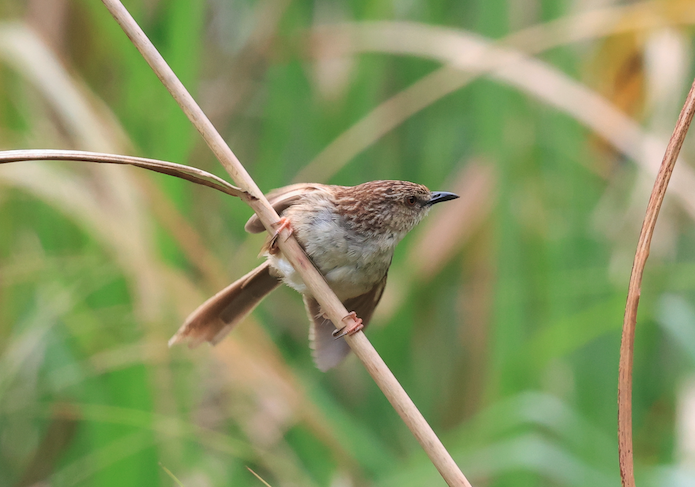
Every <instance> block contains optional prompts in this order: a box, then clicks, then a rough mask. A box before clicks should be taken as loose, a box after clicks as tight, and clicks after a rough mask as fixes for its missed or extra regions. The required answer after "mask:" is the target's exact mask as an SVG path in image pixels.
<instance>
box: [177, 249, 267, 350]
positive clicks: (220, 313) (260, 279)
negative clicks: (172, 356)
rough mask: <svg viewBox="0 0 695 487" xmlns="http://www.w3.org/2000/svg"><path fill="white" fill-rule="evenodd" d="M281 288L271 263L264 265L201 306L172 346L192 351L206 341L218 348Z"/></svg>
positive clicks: (180, 329)
mask: <svg viewBox="0 0 695 487" xmlns="http://www.w3.org/2000/svg"><path fill="white" fill-rule="evenodd" d="M279 285H280V280H279V279H278V278H277V277H275V276H273V275H272V274H271V273H270V264H268V262H264V263H263V264H261V265H260V266H258V267H256V268H255V269H254V270H252V271H251V272H249V273H248V274H246V275H245V276H244V277H242V278H240V279H238V280H237V281H235V282H234V283H232V284H230V285H229V286H227V287H226V288H224V289H223V290H222V291H220V292H218V293H217V294H215V295H214V296H213V297H211V298H210V299H208V300H207V301H205V302H204V303H203V304H202V305H200V306H199V307H198V309H196V310H195V311H194V312H193V313H191V315H190V316H189V317H188V319H186V322H185V323H184V324H183V325H181V328H179V331H177V332H176V334H175V335H174V336H173V337H171V340H169V346H172V345H174V344H175V343H180V342H183V341H188V344H189V346H190V347H191V348H193V347H196V346H198V345H200V344H201V343H203V342H205V341H208V342H210V343H211V344H212V345H215V344H216V343H217V342H219V341H220V340H222V338H224V336H225V335H226V334H227V333H229V332H230V331H231V329H232V328H234V326H235V325H236V324H238V323H239V322H240V321H241V320H243V319H244V318H245V317H246V316H247V315H248V314H249V313H250V312H251V311H253V308H255V307H256V305H258V303H260V302H261V300H262V299H263V298H264V297H265V296H266V295H267V294H268V293H270V292H271V291H272V290H273V289H275V288H276V287H278V286H279Z"/></svg>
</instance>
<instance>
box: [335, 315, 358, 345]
mask: <svg viewBox="0 0 695 487" xmlns="http://www.w3.org/2000/svg"><path fill="white" fill-rule="evenodd" d="M349 320H352V321H353V323H352V324H351V325H349V326H348V325H346V326H344V327H342V328H339V329H337V330H335V331H334V332H333V336H334V337H335V339H336V340H337V339H338V338H343V337H344V336H345V335H349V336H352V335H354V334H355V333H357V332H358V331H361V330H363V329H364V325H363V324H362V318H358V317H357V314H356V313H355V312H354V311H350V312H349V313H348V314H347V316H345V317H344V318H343V319H342V321H343V322H347V321H349Z"/></svg>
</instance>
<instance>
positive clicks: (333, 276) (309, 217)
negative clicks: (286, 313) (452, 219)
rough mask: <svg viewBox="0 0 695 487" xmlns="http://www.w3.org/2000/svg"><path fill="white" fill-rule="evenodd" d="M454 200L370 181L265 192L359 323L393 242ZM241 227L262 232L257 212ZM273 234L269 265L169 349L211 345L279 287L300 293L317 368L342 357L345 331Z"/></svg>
mask: <svg viewBox="0 0 695 487" xmlns="http://www.w3.org/2000/svg"><path fill="white" fill-rule="evenodd" d="M455 198H458V196H457V195H455V194H453V193H446V192H432V191H430V190H429V189H427V188H426V187H425V186H422V185H420V184H415V183H410V182H407V181H371V182H368V183H364V184H360V185H358V186H353V187H347V186H328V185H324V184H311V183H304V184H294V185H291V186H286V187H284V188H280V189H276V190H274V191H272V192H270V193H269V194H268V200H269V201H270V204H271V205H272V206H273V207H274V208H275V211H277V212H278V214H279V215H280V216H281V217H282V219H281V224H282V226H289V228H290V229H291V231H292V235H294V237H295V238H296V239H297V241H298V242H299V243H300V244H301V246H302V247H303V248H304V250H305V251H306V253H307V255H308V256H309V258H310V259H311V260H312V261H313V263H314V265H315V266H316V267H317V268H318V270H319V271H320V272H321V274H323V275H324V276H325V278H326V281H327V282H328V284H329V285H330V287H331V289H333V291H334V292H335V294H336V295H337V296H338V298H339V299H340V301H341V302H342V303H343V305H345V307H346V309H347V310H348V311H352V312H354V313H356V315H357V316H358V317H359V319H357V322H358V323H360V319H361V324H362V325H363V326H366V325H367V324H368V323H369V320H370V318H371V317H372V313H373V312H374V308H375V307H376V305H377V303H378V302H379V300H380V299H381V295H382V293H383V292H384V286H385V285H386V275H387V273H388V270H389V267H390V266H391V259H392V258H393V252H394V249H395V248H396V244H397V243H398V242H400V241H401V239H402V238H403V237H404V236H405V235H406V234H407V233H408V232H409V231H410V230H412V229H413V228H414V227H415V225H417V224H418V223H419V222H420V220H422V218H423V217H424V216H425V215H426V214H427V213H428V211H429V209H430V208H431V207H432V205H434V204H435V203H440V202H442V201H448V200H452V199H455ZM245 228H246V231H247V232H250V233H260V232H263V231H265V228H264V227H263V225H262V224H261V222H260V220H259V219H258V217H257V216H256V215H254V216H252V217H251V218H250V219H249V221H248V222H247V223H246V227H245ZM278 233H279V230H278ZM276 237H277V233H276V235H275V237H271V236H269V238H268V239H267V240H266V243H265V245H264V246H263V250H262V251H261V253H262V254H263V255H265V256H266V257H267V260H266V262H264V263H263V264H261V265H260V266H258V267H257V268H256V269H254V270H252V271H251V272H249V273H248V274H246V275H245V276H244V277H242V278H241V279H239V280H237V281H236V282H234V283H233V284H231V285H230V286H228V287H227V288H225V289H223V290H222V291H220V292H219V293H217V294H216V295H215V296H213V297H212V298H210V299H208V300H207V301H206V302H205V303H203V304H202V305H201V306H200V307H199V308H198V309H197V310H195V311H194V312H193V313H192V314H191V315H190V316H189V317H188V319H187V320H186V322H185V323H184V324H183V325H182V326H181V328H180V329H179V331H177V332H176V334H175V335H174V336H173V337H172V338H171V340H169V345H170V346H171V345H173V344H175V343H179V342H181V341H184V340H188V341H189V344H190V346H191V347H195V346H197V345H199V344H200V343H202V342H204V341H208V342H210V343H211V344H213V345H214V344H216V343H217V342H219V341H220V340H221V339H222V338H223V337H224V336H225V335H226V334H227V333H229V331H230V330H231V329H232V328H233V327H234V326H235V325H236V324H237V323H239V322H240V321H241V320H242V319H243V318H244V317H245V316H246V315H248V314H249V313H250V312H251V311H252V310H253V309H254V308H255V307H256V305H258V303H260V302H261V300H262V299H263V298H264V297H265V296H266V295H267V294H269V293H270V292H271V291H272V290H273V289H275V288H276V287H277V286H279V285H280V283H281V282H284V283H285V284H287V285H288V286H290V287H291V288H293V289H295V290H297V291H298V292H300V293H301V294H302V295H303V296H304V304H305V306H306V310H307V313H308V315H309V319H310V320H311V323H312V326H311V329H310V332H309V337H310V340H311V344H312V348H313V350H314V354H313V355H314V360H315V362H316V365H317V366H318V368H319V369H321V370H324V371H325V370H328V369H330V368H331V367H334V366H335V365H337V364H338V363H340V361H341V360H342V359H343V358H345V356H346V355H347V354H348V352H349V351H350V347H349V346H348V344H347V343H346V342H345V340H339V339H337V338H340V337H342V336H343V335H344V334H346V332H344V331H343V329H342V328H341V329H339V330H336V327H335V326H334V325H333V323H332V322H331V321H330V320H329V319H328V318H326V317H325V316H324V314H323V313H322V311H321V307H320V306H319V304H318V302H317V301H316V300H315V299H314V298H313V297H312V296H311V294H310V293H309V290H308V289H307V288H306V286H305V284H304V282H303V281H302V279H301V277H300V276H299V273H297V272H296V271H295V270H294V268H293V267H292V266H291V265H290V263H289V262H288V261H287V260H286V259H285V257H284V256H283V255H282V252H280V251H279V249H277V247H276V246H275V239H276ZM351 315H352V313H351ZM352 316H353V317H354V315H352ZM363 326H358V327H355V328H353V329H350V330H348V331H347V334H352V333H354V332H356V331H358V330H359V329H361V328H362V327H363ZM341 331H343V333H340V332H341Z"/></svg>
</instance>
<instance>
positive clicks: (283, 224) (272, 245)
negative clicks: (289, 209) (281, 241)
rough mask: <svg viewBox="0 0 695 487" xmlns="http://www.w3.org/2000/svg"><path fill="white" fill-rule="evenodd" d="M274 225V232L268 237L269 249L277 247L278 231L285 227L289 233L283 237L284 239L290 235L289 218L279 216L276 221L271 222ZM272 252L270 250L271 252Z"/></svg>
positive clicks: (290, 225)
mask: <svg viewBox="0 0 695 487" xmlns="http://www.w3.org/2000/svg"><path fill="white" fill-rule="evenodd" d="M273 226H274V227H277V228H276V229H275V233H274V234H273V237H272V238H271V239H270V250H271V251H273V250H275V249H276V248H277V243H278V238H279V237H280V232H282V231H283V230H284V229H285V228H286V229H287V230H289V233H288V234H287V236H286V237H285V240H287V239H288V238H290V235H292V232H293V230H292V224H291V223H290V219H289V218H285V217H284V216H283V217H281V218H280V219H279V220H278V221H277V222H275V223H274V224H273ZM271 253H272V252H271Z"/></svg>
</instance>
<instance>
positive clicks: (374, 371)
mask: <svg viewBox="0 0 695 487" xmlns="http://www.w3.org/2000/svg"><path fill="white" fill-rule="evenodd" d="M102 1H103V3H104V5H106V7H107V8H108V9H109V11H110V12H111V14H112V15H113V17H114V18H115V19H116V21H117V22H118V23H119V25H120V26H121V28H122V29H123V30H124V32H125V33H126V35H127V36H128V37H129V38H130V40H131V41H132V42H133V44H134V45H135V47H137V49H138V50H139V51H140V53H141V54H142V56H143V57H144V58H145V60H146V61H147V63H148V64H149V65H150V67H152V69H153V70H154V72H155V73H156V74H157V76H158V77H159V79H160V80H161V81H162V83H163V84H164V86H165V87H166V88H167V90H169V92H170V93H171V95H172V96H173V97H174V99H175V100H176V101H177V103H178V104H179V106H181V108H182V109H183V111H184V112H185V113H186V116H188V118H189V119H190V121H191V122H192V123H193V125H194V126H195V127H196V129H197V130H198V131H199V132H200V134H201V135H202V136H203V138H204V139H205V142H206V143H207V144H208V146H209V147H210V149H212V151H213V153H214V154H215V156H216V157H217V158H218V160H219V161H220V163H222V165H223V166H224V168H225V169H226V170H227V172H228V173H229V175H230V176H231V177H232V179H233V180H234V182H235V183H236V184H238V185H239V187H240V188H241V189H242V190H243V191H245V192H246V193H248V195H249V197H247V198H245V201H246V202H247V203H248V204H249V206H251V208H252V209H253V210H254V211H255V212H256V214H257V215H258V217H259V219H260V220H261V222H262V223H263V225H264V226H265V228H266V229H267V230H268V231H269V232H271V233H272V232H274V229H275V228H277V227H276V224H277V222H278V220H279V216H278V214H277V213H276V212H275V210H274V209H273V207H272V206H270V204H269V203H268V201H267V200H266V198H265V197H264V196H263V193H262V192H261V191H260V189H259V188H258V186H257V185H256V183H255V182H254V181H253V179H252V178H251V176H250V175H249V174H248V172H247V171H246V169H245V168H244V166H243V165H242V164H241V162H240V161H239V160H238V159H237V157H236V156H235V155H234V153H233V152H232V150H231V149H230V148H229V147H228V146H227V144H226V143H225V142H224V140H223V139H222V137H221V136H220V135H219V133H218V132H217V130H215V128H214V126H213V125H212V123H211V122H210V121H209V120H208V118H207V117H206V116H205V114H204V113H203V112H202V110H201V109H200V107H199V106H198V105H197V104H196V102H195V101H194V100H193V97H191V95H190V94H189V93H188V91H186V89H185V87H184V86H183V84H182V83H181V82H180V81H179V79H178V78H177V77H176V75H175V74H174V72H173V71H172V70H171V68H170V67H169V66H168V65H167V63H166V62H165V61H164V59H163V58H162V56H161V55H160V54H159V52H157V50H156V48H155V47H154V45H153V44H152V43H151V42H150V40H149V39H148V38H147V36H146V35H145V33H144V32H143V31H142V29H140V27H139V26H138V25H137V23H136V22H135V20H134V19H133V18H132V17H131V16H130V14H129V13H128V11H127V10H126V9H125V7H124V6H123V5H122V4H121V3H120V1H118V0H102ZM278 243H279V246H280V249H281V250H282V253H283V254H284V255H285V257H287V259H288V260H289V261H290V263H291V264H292V265H293V266H294V268H295V269H296V270H297V271H298V272H299V274H300V275H301V276H302V279H303V280H304V282H305V284H306V285H307V287H308V288H309V289H310V290H311V293H312V295H313V296H314V297H315V298H316V300H317V301H318V302H319V304H320V305H321V307H322V309H323V310H324V311H325V313H326V314H327V315H328V317H329V318H330V319H331V321H333V322H334V323H341V322H343V321H345V322H346V323H345V324H346V325H348V326H350V325H351V324H352V323H349V322H347V320H344V318H345V317H346V316H348V312H347V310H346V309H345V307H344V306H343V305H342V303H341V302H340V300H338V298H337V297H336V296H335V294H334V293H333V292H332V291H331V289H330V288H329V287H328V285H327V284H326V281H325V280H324V278H323V276H321V274H320V273H319V272H318V271H317V270H316V268H315V267H314V266H313V264H312V263H311V261H310V260H309V259H308V258H307V256H306V254H305V253H304V251H303V249H302V248H301V246H300V245H299V244H298V243H297V241H296V240H295V239H294V238H292V237H291V236H290V234H289V232H288V231H287V230H286V229H283V230H282V233H281V238H279V239H278ZM349 319H352V318H349ZM346 340H347V342H348V344H349V345H350V347H351V348H352V350H353V351H354V352H355V355H357V357H358V358H359V359H360V360H361V361H362V363H363V364H364V366H365V367H366V368H367V371H368V372H369V373H370V375H371V376H372V378H373V379H374V380H375V382H376V383H377V385H378V386H379V387H380V388H381V390H382V391H383V393H384V395H385V396H386V397H387V399H388V400H389V402H390V403H391V405H392V406H393V407H394V409H395V410H396V411H397V412H398V414H399V415H400V416H401V418H402V419H403V421H404V422H405V423H406V425H407V426H408V428H409V429H410V430H411V432H412V433H413V435H415V437H416V438H417V440H418V441H419V442H420V444H421V445H422V447H423V448H424V450H425V452H426V453H427V455H428V456H429V458H430V460H431V461H432V463H433V464H434V466H435V467H436V468H437V470H438V471H439V473H440V474H441V475H442V477H443V478H444V480H445V481H446V482H447V484H448V485H450V486H470V483H469V482H468V480H467V479H466V477H465V476H464V475H463V473H461V471H460V469H459V468H458V466H457V465H456V463H455V462H454V460H453V459H452V458H451V455H450V454H449V452H447V451H446V449H445V448H444V446H443V445H442V443H441V441H440V440H439V438H437V436H436V435H435V433H434V431H432V428H431V427H430V426H429V424H427V421H425V418H424V417H423V416H422V414H421V413H420V411H419V410H418V409H417V407H416V406H415V404H414V403H413V402H412V400H411V399H410V397H408V395H407V393H406V392H405V390H404V389H403V388H402V387H401V385H400V384H399V383H398V381H397V380H396V378H395V377H394V375H393V374H392V373H391V371H390V370H389V369H388V367H387V366H386V364H385V363H384V361H383V360H382V359H381V357H380V356H379V354H378V353H377V352H376V350H375V349H374V347H372V345H371V343H370V342H369V340H367V338H366V336H365V335H364V333H357V334H355V335H353V336H350V337H346Z"/></svg>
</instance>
